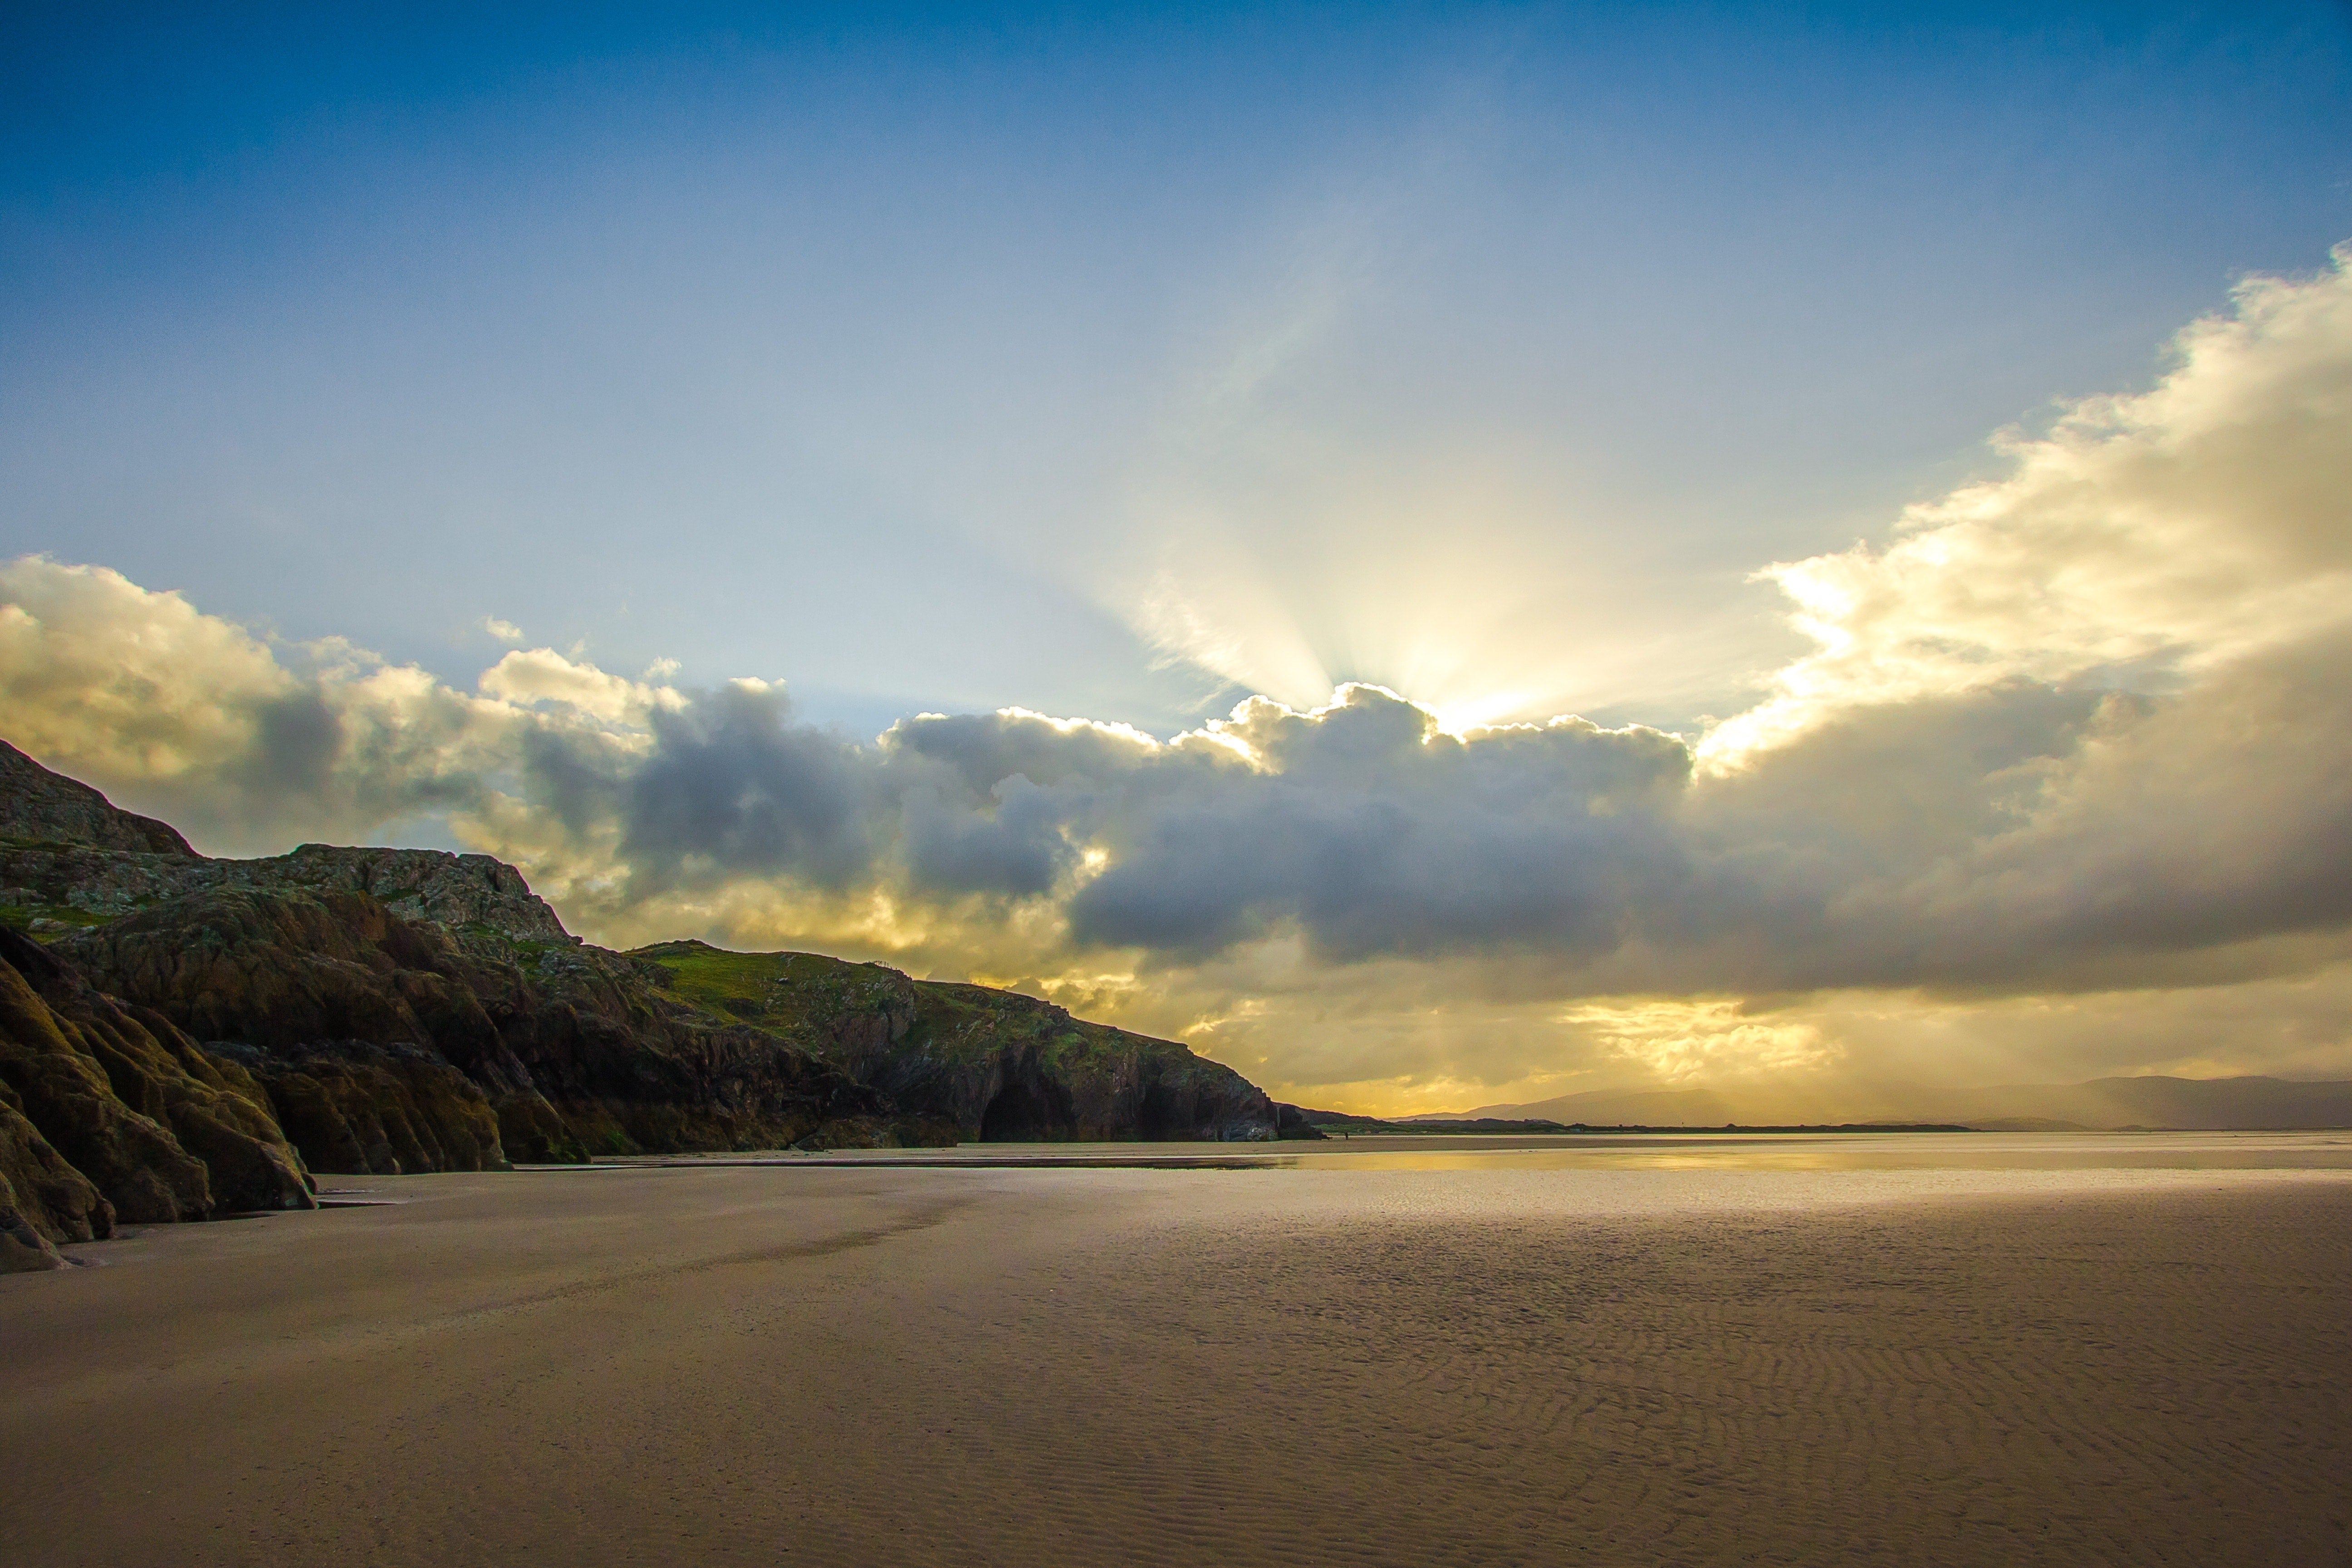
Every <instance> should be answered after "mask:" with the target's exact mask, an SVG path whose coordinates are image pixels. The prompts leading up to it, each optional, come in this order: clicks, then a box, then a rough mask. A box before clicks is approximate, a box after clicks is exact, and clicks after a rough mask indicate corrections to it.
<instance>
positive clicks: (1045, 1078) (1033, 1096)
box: [630, 942, 1279, 1142]
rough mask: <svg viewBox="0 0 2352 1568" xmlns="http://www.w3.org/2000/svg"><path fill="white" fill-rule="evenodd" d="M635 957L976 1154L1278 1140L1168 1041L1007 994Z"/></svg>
mask: <svg viewBox="0 0 2352 1568" xmlns="http://www.w3.org/2000/svg"><path fill="white" fill-rule="evenodd" d="M630 956H632V957H634V958H637V959H640V960H643V961H645V962H646V963H651V964H655V965H658V966H659V967H660V968H661V970H662V971H663V972H664V973H666V974H667V980H668V984H669V985H670V987H671V988H672V989H674V990H675V991H676V992H677V994H680V995H682V996H686V997H688V998H690V999H692V1000H694V1001H696V1002H698V1003H700V1004H701V1005H703V1006H705V1007H708V1008H710V1009H712V1010H715V1011H723V1012H726V1013H729V1014H731V1015H733V1016H737V1017H740V1018H743V1019H746V1020H748V1021H750V1022H752V1023H756V1024H758V1025H759V1026H761V1027H762V1028H765V1029H769V1030H772V1031H773V1032H774V1033H776V1034H778V1035H781V1036H782V1037H784V1038H786V1039H790V1040H793V1041H795V1042H797V1043H800V1044H803V1045H805V1046H806V1047H808V1048H810V1049H811V1050H813V1051H815V1052H817V1053H819V1054H821V1055H823V1056H824V1057H825V1058H828V1059H830V1060H833V1061H835V1062H837V1063H839V1064H840V1065H841V1066H842V1067H843V1068H845V1070H846V1071H848V1072H849V1073H850V1074H851V1076H853V1077H855V1078H856V1079H858V1080H859V1081H860V1082H862V1083H864V1084H866V1085H867V1086H868V1087H870V1088H872V1089H877V1090H879V1091H880V1092H882V1093H883V1094H885V1095H887V1096H888V1097H889V1098H890V1099H891V1100H893V1101H895V1102H896V1103H897V1104H898V1107H899V1108H900V1110H902V1111H905V1112H907V1113H908V1114H909V1115H910V1116H918V1117H926V1118H931V1119H935V1120H936V1121H940V1122H941V1123H944V1124H946V1125H949V1126H952V1127H954V1128H955V1129H956V1130H957V1131H958V1132H959V1133H960V1135H961V1137H963V1138H967V1139H978V1140H980V1141H982V1142H1034V1141H1039V1140H1067V1139H1081V1140H1120V1139H1200V1140H1207V1141H1212V1142H1234V1141H1245V1142H1256V1141H1259V1140H1264V1139H1270V1138H1273V1137H1275V1136H1276V1135H1277V1131H1278V1127H1279V1115H1278V1113H1277V1111H1276V1109H1275V1106H1274V1102H1273V1101H1272V1100H1268V1099H1267V1098H1266V1097H1265V1093H1264V1092H1263V1091H1261V1090H1260V1089H1257V1088H1256V1087H1255V1085H1253V1084H1252V1083H1250V1082H1249V1080H1247V1079H1244V1078H1243V1077H1242V1076H1241V1075H1240V1074H1239V1073H1237V1072H1235V1071H1234V1070H1233V1069H1232V1068H1229V1067H1226V1066H1224V1065H1223V1063H1220V1062H1213V1061H1210V1060H1208V1059H1207V1058H1203V1057H1201V1056H1198V1055H1195V1054H1194V1053H1193V1052H1192V1051H1191V1050H1190V1049H1188V1048H1186V1047H1184V1046H1182V1045H1181V1044H1179V1043H1177V1042H1176V1041H1173V1040H1161V1039H1155V1038H1153V1037H1150V1036H1148V1035H1137V1034H1131V1033H1129V1031H1127V1030H1125V1029H1116V1028H1112V1027H1110V1026H1108V1025H1103V1024H1090V1023H1087V1022H1084V1021H1083V1020H1080V1019H1076V1018H1073V1017H1072V1016H1070V1014H1069V1011H1068V1009H1066V1008H1064V1007H1060V1006H1056V1005H1055V1004H1053V1003H1051V1002H1046V1001H1043V1000H1040V999H1039V998H1037V997H1034V996H1027V995H1024V994H1021V993H1019V992H1014V991H1000V990H997V989H995V988H993V987H992V986H986V985H966V984H954V983H950V982H945V981H929V980H911V979H909V978H908V977H907V976H906V975H904V974H901V973H898V971H897V970H895V969H889V968H886V967H885V966H883V965H881V964H878V963H848V962H846V961H845V960H842V959H838V958H827V957H824V956H823V955H822V954H818V953H808V952H727V951H725V950H723V949H720V948H715V947H711V946H709V944H707V943H704V942H662V943H658V944H656V945H655V946H652V947H646V948H640V949H638V950H637V951H636V952H635V953H633V954H631V955H630Z"/></svg>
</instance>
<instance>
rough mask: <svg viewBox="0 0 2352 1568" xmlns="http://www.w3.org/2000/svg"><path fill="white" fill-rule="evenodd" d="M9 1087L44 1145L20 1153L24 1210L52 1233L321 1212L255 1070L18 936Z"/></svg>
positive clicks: (5, 965)
mask: <svg viewBox="0 0 2352 1568" xmlns="http://www.w3.org/2000/svg"><path fill="white" fill-rule="evenodd" d="M0 1086H5V1095H6V1099H7V1103H8V1105H9V1107H10V1109H11V1110H14V1111H15V1112H16V1113H17V1114H19V1115H20V1116H21V1117H22V1118H23V1119H24V1121H26V1123H28V1124H29V1126H30V1127H31V1128H33V1129H35V1130H36V1131H37V1132H38V1133H39V1134H40V1137H41V1140H42V1142H40V1143H39V1144H38V1145H37V1146H27V1149H26V1153H24V1154H23V1155H21V1156H16V1157H13V1158H12V1160H11V1167H12V1168H11V1170H10V1184H11V1186H12V1188H13V1189H14V1191H15V1194H16V1207H17V1209H18V1211H19V1212H20V1213H22V1214H24V1215H25V1216H26V1219H27V1220H28V1222H29V1223H30V1224H31V1225H32V1226H34V1228H35V1229H37V1230H39V1231H40V1232H41V1233H42V1234H43V1235H45V1236H47V1237H49V1239H51V1240H52V1241H87V1240H89V1239H91V1238H93V1237H99V1236H104V1235H106V1234H109V1233H110V1231H111V1229H112V1227H113V1225H114V1223H115V1222H116V1221H117V1220H118V1219H120V1220H122V1221H127V1222H130V1223H133V1224H156V1223H165V1222H169V1221H173V1220H182V1219H202V1218H205V1217H206V1216H208V1215H212V1214H213V1213H214V1212H215V1211H216V1210H223V1209H265V1208H308V1207H311V1206H314V1204H315V1200H314V1199H313V1198H312V1197H311V1196H310V1183H309V1180H308V1178H307V1174H306V1173H305V1171H304V1169H303V1166H302V1163H301V1160H300V1158H299V1155H298V1154H297V1153H296V1152H295V1151H294V1149H293V1147H292V1146H291V1145H290V1144H289V1143H288V1142H287V1141H286V1138H285V1135H284V1134H283V1132H281V1131H279V1129H278V1121H277V1118H276V1116H275V1114H274V1113H273V1112H272V1110H271V1109H270V1107H269V1102H268V1098H267V1096H266V1095H265V1094H264V1093H263V1092H262V1091H261V1089H259V1086H258V1085H257V1084H256V1083H255V1082H254V1081H253V1079H251V1078H250V1077H249V1076H248V1075H247V1074H245V1073H244V1072H243V1071H241V1070H238V1069H236V1068H227V1069H224V1068H223V1067H222V1065H221V1064H219V1063H217V1062H215V1060H214V1059H213V1058H209V1057H208V1056H206V1055H205V1052H204V1050H203V1049H202V1048H201V1047H198V1046H197V1044H196V1043H195V1041H194V1040H193V1039H191V1038H189V1037H188V1036H187V1035H186V1034H185V1033H184V1032H183V1031H181V1030H179V1029H177V1028H175V1027H173V1025H172V1024H171V1023H170V1022H169V1021H168V1020H167V1019H164V1018H163V1017H161V1016H157V1015H155V1014H152V1013H151V1012H147V1011H145V1010H143V1009H140V1008H136V1007H129V1006H125V1005H123V1004H122V1003H121V1001H120V1000H119V999H117V998H116V997H113V996H110V995H107V994H104V993H101V992H100V991H98V990H96V989H94V988H93V987H92V986H90V985H89V983H88V982H87V981H86V980H85V979H84V978H83V977H82V976H81V975H80V974H79V973H78V972H77V971H76V970H75V969H74V968H73V966H72V965H71V964H69V963H65V962H62V961H61V960H59V959H58V956H57V955H56V954H54V953H51V952H47V951H46V950H44V949H43V948H41V947H40V946H39V945H38V944H37V943H35V942H29V941H27V940H26V939H25V938H24V937H22V936H19V935H17V934H16V932H14V931H5V930H0ZM20 1142H21V1141H20ZM44 1148H46V1149H47V1150H48V1151H50V1152H52V1153H54V1154H55V1155H57V1156H58V1157H60V1160H61V1162H62V1163H63V1165H64V1167H65V1168H66V1170H67V1171H68V1172H70V1173H71V1174H72V1178H73V1179H71V1180H68V1179H66V1177H65V1176H64V1175H63V1174H61V1173H59V1172H58V1170H57V1169H56V1168H55V1167H54V1166H53V1165H51V1164H50V1163H49V1162H48V1161H47V1159H46V1158H45V1157H44V1156H43V1155H42V1153H41V1150H42V1149H44ZM85 1185H86V1186H87V1187H88V1188H89V1192H88V1193H84V1192H83V1191H82V1187H83V1186H85Z"/></svg>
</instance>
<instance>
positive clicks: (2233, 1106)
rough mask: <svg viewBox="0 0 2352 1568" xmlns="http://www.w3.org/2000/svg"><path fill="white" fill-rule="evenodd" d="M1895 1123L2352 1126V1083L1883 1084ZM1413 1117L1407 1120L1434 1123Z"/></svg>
mask: <svg viewBox="0 0 2352 1568" xmlns="http://www.w3.org/2000/svg"><path fill="white" fill-rule="evenodd" d="M1873 1098H1874V1100H1881V1101H1884V1102H1885V1114H1873V1115H1871V1116H1870V1117H1869V1118H1868V1119H1869V1120H1873V1121H1958V1122H1965V1123H1967V1124H1968V1125H1969V1126H1971V1127H1985V1128H1987V1129H1988V1130H1993V1131H2063V1130H2064V1129H2065V1128H2067V1127H2076V1128H2086V1129H2103V1130H2113V1129H2116V1128H2123V1127H2163V1128H2172V1129H2178V1130H2180V1131H2231V1130H2243V1131H2287V1130H2291V1129H2297V1128H2329V1127H2346V1128H2352V1083H2347V1082H2324V1083H2305V1082H2301V1081H2298V1080H2296V1079H2281V1078H2158V1077H2152V1076H2151V1077H2144V1078H2103V1079H2093V1080H2092V1081H2090V1082H2088V1083H2069V1084H2060V1083H2042V1084H2008V1085H2003V1086H2001V1087H1999V1088H1994V1089H1902V1090H1897V1091H1893V1092H1892V1093H1890V1092H1889V1091H1886V1090H1883V1089H1882V1090H1880V1091H1878V1092H1877V1093H1876V1094H1874V1096H1873ZM1438 1114H1440V1115H1443V1116H1444V1117H1448V1118H1452V1117H1463V1118H1469V1117H1481V1116H1493V1117H1503V1118H1529V1117H1543V1118H1547V1119H1549V1120H1550V1121H1559V1122H1564V1123H1574V1122H1579V1121H1581V1122H1583V1123H1585V1124H1586V1125H1587V1126H1616V1125H1618V1124H1621V1123H1622V1124H1627V1125H1637V1124H1638V1125H1647V1126H1652V1127H1721V1126H1723V1125H1724V1124H1725V1123H1726V1122H1733V1121H1737V1122H1740V1123H1742V1124H1755V1123H1760V1122H1774V1121H1822V1120H1837V1121H1845V1120H1852V1119H1854V1118H1853V1117H1852V1115H1851V1113H1850V1112H1848V1111H1840V1112H1839V1113H1838V1114H1836V1115H1835V1116H1833V1117H1832V1116H1830V1115H1829V1114H1828V1113H1827V1112H1825V1111H1824V1110H1821V1109H1819V1108H1814V1109H1811V1110H1803V1111H1802V1112H1801V1113H1799V1112H1797V1111H1793V1110H1790V1107H1789V1106H1788V1105H1786V1104H1784V1103H1782V1101H1781V1100H1779V1099H1775V1100H1772V1101H1770V1102H1769V1104H1763V1103H1759V1102H1757V1101H1754V1100H1750V1099H1748V1097H1741V1098H1739V1099H1738V1100H1734V1099H1732V1098H1730V1097H1727V1096H1726V1095H1723V1094H1720V1093H1717V1092H1716V1091H1713V1090H1710V1089H1678V1090H1677V1089H1666V1090H1654V1091H1651V1092H1647V1093H1612V1092H1610V1091H1607V1090H1601V1091H1595V1092H1592V1093H1588V1094H1570V1095H1562V1096H1560V1097H1559V1098H1558V1099H1555V1100H1534V1101H1530V1102H1528V1103H1526V1104H1519V1105H1482V1106H1478V1107H1475V1109H1472V1110H1460V1111H1446V1112H1442V1113H1438ZM1429 1119H1430V1118H1411V1119H1409V1120H1416V1121H1418V1120H1429Z"/></svg>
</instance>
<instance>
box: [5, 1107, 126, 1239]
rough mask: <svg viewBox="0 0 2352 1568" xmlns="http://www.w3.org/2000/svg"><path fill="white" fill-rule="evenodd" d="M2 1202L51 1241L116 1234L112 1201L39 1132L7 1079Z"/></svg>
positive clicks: (36, 1232)
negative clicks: (27, 1116)
mask: <svg viewBox="0 0 2352 1568" xmlns="http://www.w3.org/2000/svg"><path fill="white" fill-rule="evenodd" d="M0 1203H5V1205H6V1206H7V1208H8V1211H9V1212H10V1213H11V1214H14V1215H16V1216H17V1218H18V1219H19V1220H20V1221H22V1222H23V1223H25V1224H26V1225H27V1226H30V1227H31V1228H32V1230H33V1231H34V1233H35V1234H36V1235H38V1236H40V1237H43V1238H44V1239H45V1240H47V1241H51V1242H66V1241H102V1240H104V1239H105V1238H106V1237H110V1236H112V1235H113V1234H114V1205H112V1204H110V1203H108V1202H107V1201H106V1199H105V1198H104V1197H103V1196H101V1195H100V1193H99V1190H98V1189H97V1188H96V1187H95V1186H93V1185H91V1184H90V1180H89V1177H87V1176H85V1175H83V1174H82V1173H80V1172H79V1171H77V1170H75V1169H74V1168H73V1167H72V1166H71V1165H69V1164H68V1163H66V1160H65V1156H63V1155H62V1154H59V1153H58V1152H57V1150H56V1149H55V1148H54V1147H52V1146H51V1145H50V1143H49V1141H48V1140H47V1139H46V1138H44V1137H42V1136H41V1130H40V1129H39V1128H37V1127H36V1126H34V1125H33V1123H32V1122H31V1121H29V1120H27V1119H26V1115H25V1112H24V1109H23V1107H22V1106H21V1105H20V1104H19V1103H18V1102H17V1100H16V1091H15V1090H13V1089H9V1088H7V1087H6V1086H5V1085H0Z"/></svg>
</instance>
